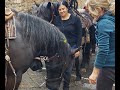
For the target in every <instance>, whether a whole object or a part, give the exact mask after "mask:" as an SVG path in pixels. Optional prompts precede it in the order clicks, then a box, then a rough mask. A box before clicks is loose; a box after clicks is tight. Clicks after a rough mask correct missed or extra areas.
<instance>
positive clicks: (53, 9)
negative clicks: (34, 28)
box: [50, 3, 56, 23]
mask: <svg viewBox="0 0 120 90" xmlns="http://www.w3.org/2000/svg"><path fill="white" fill-rule="evenodd" d="M51 5H52V6H51V12H52V13H51V16H52V18H51V20H50V23H52V22H53V19H54V16H56V15H55V5H54V4H53V3H51Z"/></svg>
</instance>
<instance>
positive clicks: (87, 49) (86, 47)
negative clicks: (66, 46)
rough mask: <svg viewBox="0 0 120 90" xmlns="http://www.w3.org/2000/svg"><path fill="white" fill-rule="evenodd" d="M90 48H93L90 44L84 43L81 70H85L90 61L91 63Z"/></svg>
mask: <svg viewBox="0 0 120 90" xmlns="http://www.w3.org/2000/svg"><path fill="white" fill-rule="evenodd" d="M90 48H91V47H90V43H84V44H83V48H82V49H83V52H82V62H81V68H85V66H86V65H88V64H89V61H90Z"/></svg>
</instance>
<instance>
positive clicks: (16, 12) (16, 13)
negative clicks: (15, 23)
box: [11, 8, 18, 16]
mask: <svg viewBox="0 0 120 90" xmlns="http://www.w3.org/2000/svg"><path fill="white" fill-rule="evenodd" d="M11 10H12V11H13V12H14V13H15V15H16V16H17V15H18V11H17V10H15V9H13V8H11Z"/></svg>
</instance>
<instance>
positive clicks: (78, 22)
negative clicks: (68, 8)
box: [75, 17, 82, 47]
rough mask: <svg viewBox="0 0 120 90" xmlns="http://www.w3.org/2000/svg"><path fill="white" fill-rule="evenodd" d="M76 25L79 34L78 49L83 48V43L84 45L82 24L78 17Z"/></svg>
mask: <svg viewBox="0 0 120 90" xmlns="http://www.w3.org/2000/svg"><path fill="white" fill-rule="evenodd" d="M75 25H76V30H77V34H78V40H77V47H79V46H81V43H82V23H81V21H80V18H79V17H76V22H75Z"/></svg>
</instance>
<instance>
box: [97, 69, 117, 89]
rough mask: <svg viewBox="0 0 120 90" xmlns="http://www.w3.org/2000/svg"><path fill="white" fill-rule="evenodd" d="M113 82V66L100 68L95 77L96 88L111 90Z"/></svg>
mask: <svg viewBox="0 0 120 90" xmlns="http://www.w3.org/2000/svg"><path fill="white" fill-rule="evenodd" d="M114 83H115V68H110V67H109V68H107V67H106V68H103V69H101V71H100V73H99V76H98V78H97V85H96V90H112V86H113V84H114Z"/></svg>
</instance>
